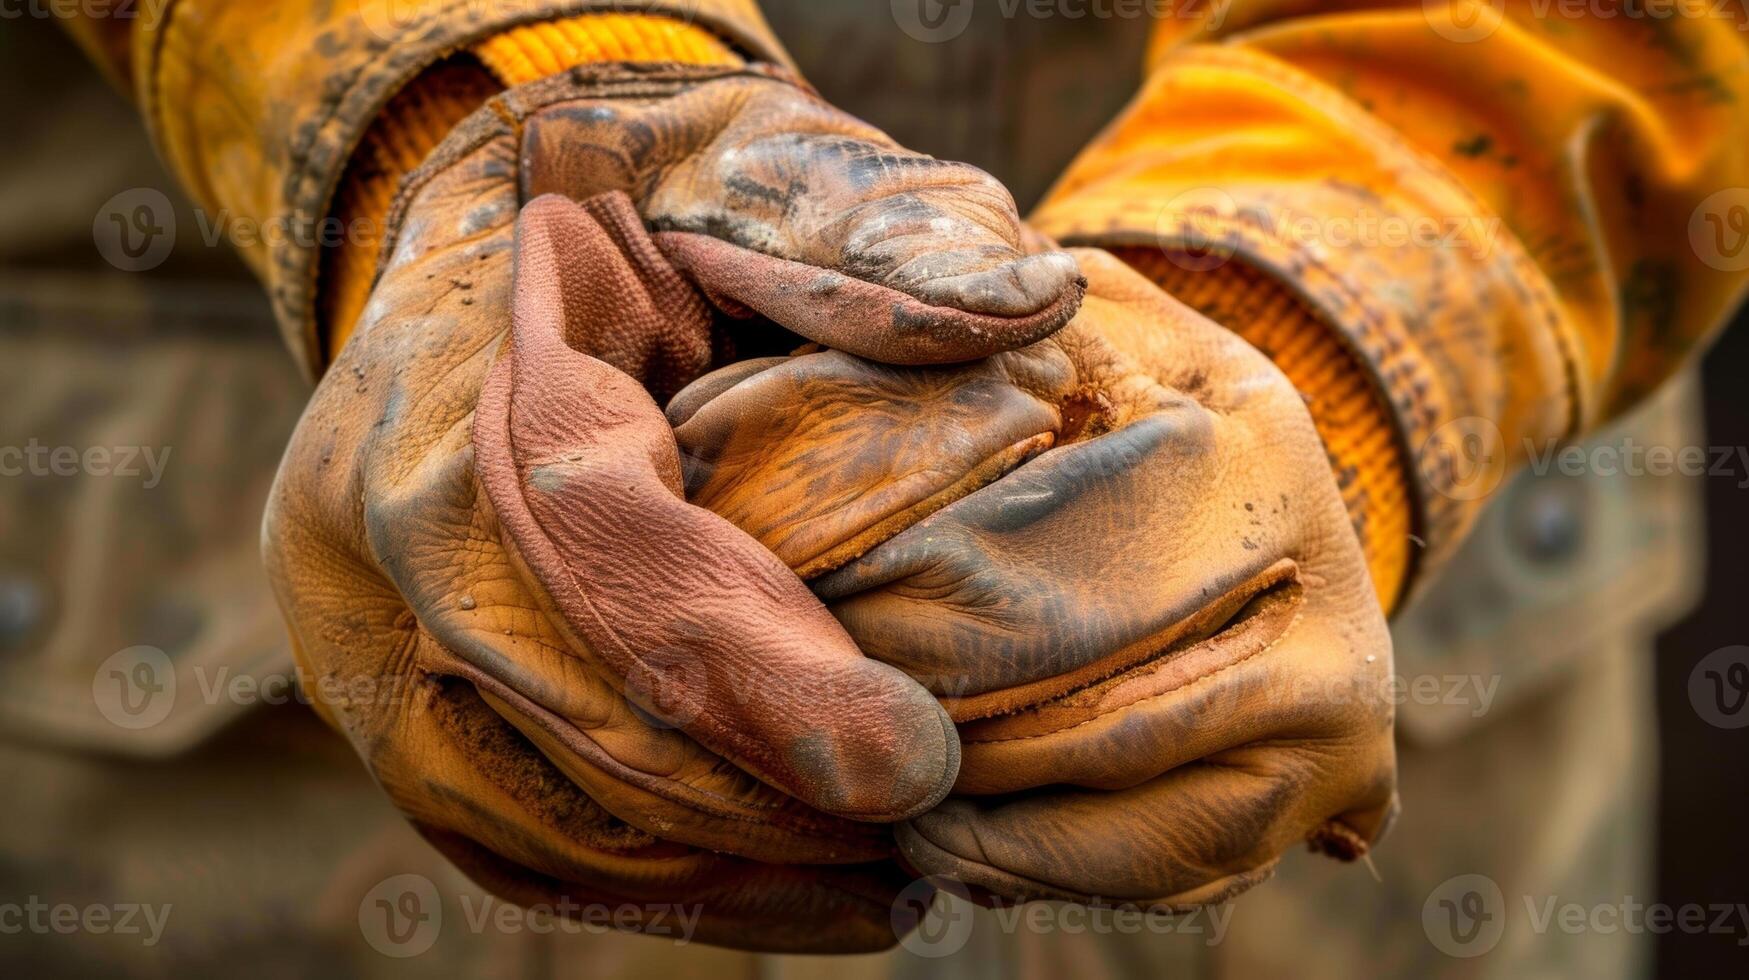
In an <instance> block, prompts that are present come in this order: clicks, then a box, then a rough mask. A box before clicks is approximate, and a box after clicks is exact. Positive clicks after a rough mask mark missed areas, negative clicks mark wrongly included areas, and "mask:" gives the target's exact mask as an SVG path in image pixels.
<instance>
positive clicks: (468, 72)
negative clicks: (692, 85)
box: [316, 13, 744, 363]
mask: <svg viewBox="0 0 1749 980" xmlns="http://www.w3.org/2000/svg"><path fill="white" fill-rule="evenodd" d="M471 53H472V54H473V55H475V56H476V57H477V58H478V59H479V64H475V63H474V62H472V61H470V60H466V59H451V60H449V61H446V62H443V63H441V64H439V65H436V66H433V67H432V68H431V69H429V70H427V71H426V72H425V73H424V74H422V75H420V76H419V78H417V79H416V80H414V81H413V82H412V83H411V84H409V85H408V86H407V87H406V88H405V89H403V90H402V91H401V92H400V93H399V94H397V95H396V96H395V98H394V99H393V100H391V101H390V102H389V104H388V106H386V107H385V108H384V109H383V111H382V113H381V114H380V115H379V116H378V117H377V118H376V120H375V121H374V122H373V123H371V126H370V128H369V130H367V131H366V133H365V135H364V138H363V139H362V140H361V141H360V143H359V146H358V149H357V150H356V151H354V152H353V155H352V160H351V162H349V163H348V164H347V168H346V174H345V177H344V179H343V180H342V181H341V185H340V189H339V191H338V193H337V194H336V196H335V201H334V207H333V210H332V214H333V216H334V218H335V219H336V220H335V225H336V226H337V227H338V228H340V229H342V230H343V232H344V234H343V236H342V240H341V241H339V242H338V243H335V247H332V248H328V249H326V250H325V251H324V254H323V256H322V266H321V272H320V275H319V277H318V288H319V290H320V301H319V307H318V310H317V320H316V332H317V334H318V335H319V337H320V338H321V349H322V352H323V354H325V360H324V361H323V363H326V362H327V361H331V360H333V358H334V357H335V356H336V355H337V354H339V352H340V348H341V347H343V346H345V344H346V341H347V339H348V338H349V337H350V336H351V334H352V327H353V325H354V324H355V323H356V322H357V320H358V315H359V313H360V312H361V311H362V310H363V309H364V304H365V301H366V299H367V298H368V297H369V295H370V288H371V284H372V282H374V281H375V279H376V269H377V258H378V254H379V251H380V249H381V246H382V237H383V229H384V221H385V219H386V218H387V216H388V213H389V205H390V203H391V202H392V201H393V200H394V196H395V190H396V188H397V187H398V186H399V185H400V182H401V178H403V177H405V176H406V175H407V174H409V173H411V172H412V171H413V169H414V168H415V167H417V166H419V164H420V162H421V161H423V160H424V159H425V157H426V155H427V154H428V153H430V152H431V151H432V150H433V149H436V147H437V145H438V144H439V143H441V142H442V141H443V138H444V137H445V136H447V135H448V134H449V131H450V130H451V129H454V128H455V126H456V125H457V124H459V123H460V122H461V121H462V120H463V119H466V118H467V117H468V115H469V114H471V113H472V112H473V111H474V110H476V109H478V108H479V107H480V106H482V105H484V104H485V102H486V100H488V99H490V98H491V97H492V96H494V95H497V94H499V93H501V92H503V91H504V90H505V89H506V88H511V87H514V86H517V85H521V84H525V83H527V82H532V81H536V80H538V79H541V78H545V77H547V76H549V75H556V74H558V73H559V72H562V71H565V70H567V69H570V68H575V67H577V66H579V65H585V64H591V63H600V62H607V61H662V62H677V63H680V64H690V65H724V66H734V65H740V64H743V63H744V62H743V59H742V58H741V56H739V55H737V54H736V53H735V52H734V51H732V50H731V49H730V48H729V46H728V44H727V43H725V42H724V41H723V40H721V39H719V38H718V37H717V36H716V35H714V34H711V33H710V32H708V31H706V30H704V29H702V28H699V27H694V26H693V25H691V24H687V23H683V22H681V21H678V20H674V19H672V18H669V17H665V16H656V15H651V14H608V13H603V14H585V15H583V16H581V17H571V18H566V19H565V20H560V21H552V22H547V23H539V24H528V25H524V26H522V27H517V28H513V29H511V30H508V31H505V32H504V33H502V34H499V35H496V36H494V37H490V38H487V39H486V40H484V41H481V42H480V43H479V44H477V45H475V46H474V47H473V49H472V52H471ZM481 65H483V66H484V67H483V68H482V67H481Z"/></svg>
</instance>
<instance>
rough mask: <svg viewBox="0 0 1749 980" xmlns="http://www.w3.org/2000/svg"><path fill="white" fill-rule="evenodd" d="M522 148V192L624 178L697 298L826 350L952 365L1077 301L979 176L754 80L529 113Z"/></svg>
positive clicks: (1059, 264)
mask: <svg viewBox="0 0 1749 980" xmlns="http://www.w3.org/2000/svg"><path fill="white" fill-rule="evenodd" d="M523 147H524V150H523V156H524V159H526V160H529V161H532V163H533V165H532V166H531V167H530V168H528V170H527V171H526V172H525V174H524V190H525V193H526V196H527V197H529V198H533V197H536V196H539V195H541V194H545V193H559V194H564V195H567V196H570V197H575V198H582V197H588V196H590V195H593V194H595V193H599V192H601V191H603V190H609V189H616V188H617V189H626V190H629V191H631V192H632V193H633V194H635V195H636V196H637V197H638V210H639V212H640V213H641V214H642V215H643V216H644V218H645V220H646V221H647V222H648V223H650V224H651V225H652V226H653V227H655V228H657V229H660V230H661V231H663V232H673V233H678V234H675V235H671V236H663V237H662V243H663V246H664V250H665V251H667V252H668V254H669V256H670V258H671V259H673V260H674V261H675V263H676V264H677V265H679V266H681V267H682V268H683V269H686V270H688V271H689V273H691V274H692V275H694V276H695V277H696V278H697V280H698V282H699V284H700V286H701V287H703V288H705V289H706V291H707V292H710V293H711V294H713V295H714V296H720V297H729V298H732V299H734V300H737V301H739V302H740V303H741V304H744V305H745V306H747V307H750V308H752V309H754V310H757V311H758V312H760V313H762V314H764V315H765V316H767V317H769V318H771V319H772V320H775V321H776V322H778V323H780V324H782V325H784V326H786V327H788V328H789V329H791V330H794V331H795V332H797V333H800V334H802V335H803V336H806V337H808V338H809V339H811V340H815V341H817V342H820V343H823V344H826V345H827V346H831V347H834V348H837V349H842V350H848V351H851V352H853V353H857V354H862V355H864V356H868V357H871V358H874V359H877V360H884V361H888V362H891V363H941V362H949V361H963V360H970V359H974V358H978V357H983V356H986V355H989V354H992V353H996V352H998V351H1002V350H1011V349H1014V348H1017V347H1021V346H1024V345H1026V344H1028V343H1031V342H1033V341H1035V340H1038V339H1040V338H1042V337H1044V336H1047V335H1049V334H1050V333H1051V332H1053V331H1054V330H1056V329H1057V328H1059V327H1061V326H1062V325H1063V324H1064V323H1067V322H1068V320H1069V318H1070V317H1071V316H1073V314H1074V311H1075V307H1076V306H1077V305H1078V303H1079V299H1080V294H1081V288H1082V284H1081V280H1080V273H1079V270H1078V269H1077V268H1076V265H1075V262H1074V260H1073V259H1072V258H1071V257H1070V256H1068V255H1067V254H1065V253H1063V252H1060V251H1051V252H1046V253H1040V254H1034V255H1029V254H1027V246H1028V244H1029V242H1028V240H1027V239H1026V238H1025V237H1024V236H1023V234H1022V232H1021V225H1020V217H1019V213H1018V211H1017V210H1016V208H1015V206H1014V201H1013V199H1012V197H1011V196H1010V195H1009V194H1008V192H1007V190H1006V189H1005V188H1003V187H1002V185H1001V184H1000V183H998V182H997V181H996V180H994V179H993V178H991V177H990V176H989V175H988V174H985V173H983V172H982V171H980V170H978V169H976V168H974V167H970V166H967V165H965V164H958V163H950V162H946V161H941V160H936V159H934V158H932V157H928V156H925V155H923V154H918V153H913V152H910V151H907V150H904V149H901V148H900V147H898V146H896V145H895V144H894V143H893V142H892V140H891V139H890V138H889V137H887V136H886V135H885V134H884V133H881V132H880V131H879V130H876V129H874V128H872V127H870V126H868V125H866V124H865V123H862V122H860V121H858V120H856V119H854V118H852V117H850V116H847V115H845V114H844V113H842V112H840V111H838V110H836V109H834V108H832V107H831V106H829V105H827V104H825V103H824V102H822V101H820V100H819V99H818V98H817V97H816V96H814V95H812V94H811V93H808V92H806V91H804V90H803V89H802V88H800V87H798V86H796V85H794V84H791V83H790V82H788V81H787V80H782V79H778V78H776V77H773V76H771V75H761V74H754V73H740V74H735V75H731V76H722V75H721V73H715V76H714V77H709V78H706V77H704V76H703V75H701V77H700V82H699V83H698V84H696V85H692V86H689V87H687V88H685V89H683V90H682V91H680V92H679V93H678V94H674V95H671V96H669V97H666V98H653V99H646V100H642V101H636V102H634V101H631V100H626V99H615V100H608V99H601V100H591V99H580V100H574V101H567V102H564V103H561V104H558V105H554V106H551V107H549V108H547V109H544V110H542V111H540V112H538V113H536V114H535V115H534V116H533V117H532V118H530V119H529V121H528V123H527V125H526V127H525V129H524V140H523Z"/></svg>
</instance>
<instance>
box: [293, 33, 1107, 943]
mask: <svg viewBox="0 0 1749 980" xmlns="http://www.w3.org/2000/svg"><path fill="white" fill-rule="evenodd" d="M543 195H545V196H543ZM537 198H538V199H537ZM530 199H534V200H533V201H532V203H529V204H528V205H527V206H526V207H523V203H524V202H525V201H529V200H530ZM584 200H587V204H579V203H577V202H578V201H584ZM519 212H520V214H521V217H520V219H519V218H518V215H519ZM647 226H648V227H654V228H657V229H662V231H661V233H660V234H659V235H658V236H657V240H659V241H660V243H661V245H660V248H658V246H657V244H656V240H652V238H651V237H650V236H649V235H648V234H647V233H646V227H647ZM384 254H385V256H386V258H385V262H384V265H383V268H382V270H381V272H380V274H379V279H378V282H377V284H376V286H375V288H374V290H373V292H372V295H371V299H370V301H369V303H368V306H367V309H366V311H365V313H364V315H363V317H362V318H361V320H360V323H359V325H358V327H357V328H356V330H355V331H354V333H353V335H352V338H351V340H350V341H349V342H348V344H347V346H346V347H345V349H344V350H343V351H342V352H341V355H340V356H339V358H338V360H337V362H336V363H335V364H334V365H333V367H332V368H331V369H330V370H329V372H328V374H327V376H326V377H325V378H324V380H323V382H322V384H321V386H320V387H319V388H318V390H317V392H316V394H315V397H314V399H313V400H312V402H311V404H310V407H309V409H308V411H307V412H306V415H305V417H304V419H303V420H302V423H301V424H300V426H299V428H298V430H297V433H296V434H295V436H294V438H293V441H292V444H291V446H290V448H289V449H288V451H287V455H286V458H285V462H284V464H283V466H282V469H281V472H280V474H279V478H278V481H277V484H276V486H275V489H274V493H273V496H272V500H271V503H270V510H269V514H268V516H267V522H266V530H265V542H264V547H265V550H266V556H267V560H268V564H269V568H270V572H271V575H272V579H273V583H274V586H275V589H276V591H277V593H278V596H279V599H280V602H281V604H282V606H283V608H284V611H285V613H286V616H287V618H288V620H289V622H290V625H291V628H292V633H293V637H294V643H295V645H296V648H297V655H298V659H299V662H300V664H301V665H302V667H303V669H304V670H305V671H306V673H307V674H308V675H309V677H310V678H311V680H312V683H313V689H314V691H315V692H316V700H317V704H318V708H319V710H321V711H322V712H323V713H324V714H325V715H326V716H327V717H328V718H329V719H330V721H331V722H333V723H334V724H336V725H337V726H338V727H339V728H340V729H341V730H342V731H344V732H345V733H346V734H347V736H348V737H349V738H350V739H351V740H352V742H353V743H354V745H355V746H356V748H357V749H358V751H359V753H360V754H361V755H362V756H363V757H364V760H365V762H366V763H367V764H368V766H369V767H370V768H371V770H372V771H373V773H374V774H375V775H376V777H377V779H378V780H379V781H380V782H381V784H382V785H383V787H384V788H385V790H386V791H387V792H388V793H389V795H390V796H391V797H392V798H393V799H394V801H395V803H396V804H397V805H398V806H399V807H400V808H401V809H402V810H403V811H405V812H406V814H407V815H408V816H409V817H410V818H411V819H412V820H413V821H414V822H415V824H416V825H417V826H418V827H419V828H420V829H421V831H422V832H424V833H425V834H426V835H427V836H428V837H429V838H430V839H431V840H432V841H433V842H434V843H436V845H437V846H438V847H439V848H441V849H442V850H443V851H445V853H447V854H448V855H449V856H450V857H451V858H452V859H453V860H455V861H456V862H457V863H458V864H460V865H461V866H462V867H463V868H464V869H465V870H468V871H469V872H470V873H472V874H473V875H474V876H475V877H476V878H477V879H478V880H480V881H481V882H482V883H483V884H486V885H487V886H488V887H490V888H493V889H494V890H497V891H499V892H500V893H502V894H505V895H506V896H508V897H510V898H512V899H516V900H520V901H523V902H536V901H542V902H551V901H554V900H555V898H556V897H557V896H565V897H568V898H570V899H571V900H573V901H578V902H610V903H618V902H630V903H678V904H681V905H683V906H685V907H686V908H688V909H690V908H694V907H697V908H698V909H699V910H700V911H701V912H702V920H701V922H700V925H699V930H698V934H697V938H700V939H703V940H706V941H710V942H717V943H723V944H728V945H736V946H747V947H756V948H771V949H789V950H821V951H823V950H857V949H873V948H880V947H882V946H885V945H888V944H890V943H891V942H892V941H893V938H894V937H893V933H892V929H891V926H890V925H889V916H890V914H891V910H890V908H889V906H890V904H891V897H892V894H893V892H894V890H895V889H896V888H897V887H899V886H900V885H902V884H903V883H904V880H905V879H904V877H903V876H902V875H900V874H898V872H897V869H896V868H894V867H893V866H892V865H891V862H890V861H888V860H886V859H887V858H889V857H890V855H891V854H892V841H891V833H890V829H889V828H886V827H882V826H878V825H876V824H871V823H865V822H863V821H893V820H898V819H901V818H904V817H908V816H913V815H915V814H917V813H919V812H921V811H922V810H924V809H927V808H928V807H930V806H932V805H934V804H935V803H936V802H938V801H939V800H940V799H941V798H942V797H943V796H944V795H945V794H946V792H947V791H948V789H949V787H950V785H951V783H952V781H953V778H954V775H955V772H956V768H957V762H958V746H957V741H956V740H955V738H954V734H953V729H952V726H951V723H950V722H949V721H948V718H947V716H946V715H945V714H944V713H943V711H942V709H941V708H940V706H939V705H938V704H937V703H936V702H935V700H934V699H933V698H932V697H931V696H930V695H929V693H928V692H927V691H925V690H924V689H923V688H921V687H919V686H918V685H917V684H916V683H915V682H913V681H912V680H910V679H909V678H907V677H906V676H905V675H904V674H903V673H901V672H900V671H898V670H896V669H894V668H892V667H890V666H887V665H884V664H881V663H879V662H876V661H872V660H868V659H866V658H864V657H863V656H862V655H861V654H860V653H859V652H858V651H857V649H856V648H855V646H854V644H853V643H852V642H851V640H850V638H849V637H848V636H846V635H845V633H844V632H843V630H842V629H841V628H840V627H839V626H838V625H837V623H836V622H835V621H834V620H833V619H832V617H831V616H830V615H829V614H828V613H827V611H826V610H825V608H824V607H823V606H822V605H821V604H820V603H819V602H818V601H817V600H816V599H815V598H814V597H813V596H811V595H810V594H809V593H808V591H807V589H806V587H805V586H804V585H803V584H802V583H801V582H800V581H799V580H798V579H797V578H796V577H795V575H794V574H793V573H792V572H791V571H790V570H789V569H788V568H786V567H784V565H783V564H782V563H781V562H779V561H778V560H777V559H776V558H774V557H773V556H772V555H771V554H770V553H769V552H768V551H766V550H765V549H763V548H761V547H760V546H759V545H758V544H757V543H756V542H754V541H753V540H752V539H751V538H749V537H747V536H746V535H745V534H743V533H741V532H740V531H737V530H736V529H735V528H733V527H732V526H731V525H730V524H728V523H727V522H725V521H723V520H722V519H720V518H717V517H714V516H712V515H710V514H708V513H706V512H705V511H703V510H700V509H698V508H696V507H692V506H690V505H688V504H686V503H685V502H684V500H683V499H682V498H681V496H680V493H681V484H680V465H679V461H678V456H677V454H676V451H675V446H674V443H673V436H672V433H671V432H670V430H669V428H668V426H667V425H666V423H665V421H664V419H663V417H662V414H661V412H660V410H659V409H658V408H657V406H656V404H655V403H654V402H653V401H652V400H651V392H654V393H655V394H657V395H658V396H659V397H666V395H667V394H668V393H669V392H672V391H673V390H674V389H675V388H678V387H679V386H681V385H682V384H684V383H686V382H687V381H689V380H691V379H692V378H693V377H695V376H696V375H698V374H700V373H702V372H704V371H705V370H707V369H708V368H709V367H710V366H711V364H712V363H713V361H714V360H717V359H720V358H723V357H726V356H727V352H728V350H729V348H730V347H731V345H732V344H733V343H734V341H735V339H736V338H737V337H740V338H742V339H744V340H752V341H758V340H759V335H761V334H766V335H778V336H780V337H781V336H786V335H785V334H784V331H782V330H781V329H780V328H778V327H776V326H774V325H772V323H771V322H770V321H776V322H777V323H781V324H783V325H784V326H786V327H788V328H790V329H793V330H794V331H796V332H797V333H799V334H801V335H803V336H806V337H809V338H812V339H814V340H818V341H824V342H829V343H832V344H833V345H835V346H839V347H843V348H846V349H850V350H855V351H858V352H860V353H864V354H867V355H870V356H875V357H884V358H889V359H893V360H900V361H913V362H935V361H949V360H959V359H967V358H975V357H980V356H983V355H986V354H989V353H992V352H994V351H997V350H1001V349H1004V348H1006V347H1012V346H1019V345H1022V344H1025V343H1028V342H1031V341H1033V340H1036V339H1038V338H1039V337H1041V336H1044V335H1046V334H1048V333H1050V332H1051V331H1053V330H1055V329H1057V328H1058V327H1059V326H1060V325H1061V324H1062V323H1063V322H1064V321H1065V320H1067V319H1068V317H1069V316H1070V315H1072V313H1073V310H1074V308H1075V306H1076V304H1077V303H1078V301H1079V298H1080V281H1079V275H1078V273H1077V271H1076V270H1075V267H1074V263H1073V261H1072V260H1071V259H1069V258H1068V257H1067V256H1066V255H1063V254H1061V253H1057V254H1052V255H1042V256H1033V257H1028V256H1026V255H1025V252H1024V250H1023V249H1022V247H1021V239H1020V226H1019V221H1018V218H1017V216H1016V214H1015V212H1014V209H1013V205H1012V202H1011V201H1010V199H1009V197H1008V195H1007V194H1006V192H1004V191H1003V190H1002V188H1001V187H1000V186H999V185H997V184H996V183H995V182H994V181H992V180H991V179H990V178H989V177H987V176H985V175H983V174H982V173H980V172H978V171H976V170H974V169H972V168H969V167H965V166H961V165H956V164H950V163H944V162H941V161H936V160H932V159H929V158H926V157H922V156H918V155H916V154H912V153H909V152H906V151H904V150H902V149H900V148H898V147H896V146H894V145H893V144H892V143H891V142H890V141H889V140H888V139H887V138H886V137H885V136H883V135H882V134H880V133H879V132H876V131H874V130H872V129H870V128H868V127H867V126H865V125H863V124H861V123H859V122H857V121H856V120H853V119H851V118H849V117H846V116H844V115H843V114H841V113H839V112H837V111H835V110H833V109H831V108H830V107H828V106H826V105H824V104H823V103H822V102H820V101H819V100H818V99H817V98H816V97H815V96H813V95H812V94H810V93H809V92H808V91H806V90H805V89H803V88H801V87H799V86H798V85H797V84H794V83H792V82H791V81H789V80H787V79H785V78H783V77H779V76H777V75H776V74H774V73H771V72H766V71H760V70H752V69H749V70H721V69H684V68H667V67H665V68H662V69H644V70H636V71H634V70H630V69H621V68H614V67H606V68H602V69H600V70H594V71H581V70H580V71H577V72H573V73H570V74H567V75H565V76H561V77H557V78H553V79H549V80H547V81H545V82H541V83H537V84H535V85H531V86H525V87H522V88H519V89H514V90H512V91H510V92H509V93H507V94H506V95H504V96H503V97H501V98H499V99H496V100H494V102H493V103H492V104H491V105H489V106H488V107H487V108H486V109H485V110H482V111H481V112H480V113H478V114H476V115H475V116H474V117H472V118H471V119H470V120H469V121H468V122H467V123H465V124H463V125H462V126H461V127H460V128H459V129H458V130H457V131H456V132H455V133H453V134H452V135H451V136H450V137H449V138H448V140H446V141H445V142H444V144H443V145H442V146H441V147H440V148H439V149H438V150H437V151H436V152H435V153H434V154H433V155H432V156H431V157H430V158H428V160H427V162H426V164H425V165H424V166H423V167H421V168H420V169H419V170H418V171H417V172H415V173H414V174H413V175H412V176H411V177H410V178H409V179H408V181H407V182H406V183H405V184H404V185H403V190H402V192H401V196H400V197H399V199H398V201H397V204H396V206H395V208H394V210H393V217H392V220H391V226H390V229H389V242H388V244H387V245H386V246H385V251H384ZM664 254H666V256H667V258H665V257H664ZM513 257H514V262H513ZM671 263H672V264H671ZM676 265H678V266H679V267H680V268H681V269H684V270H685V275H683V274H682V273H681V272H680V271H677V269H676V268H675V266H676ZM513 269H514V282H513ZM707 297H709V298H711V299H714V300H715V304H716V307H717V308H714V307H713V305H712V303H711V302H707ZM718 308H720V309H718ZM723 311H726V313H725V312H723ZM755 311H757V313H759V314H762V315H763V316H765V317H769V318H770V321H767V320H764V319H759V318H755V317H753V316H752V314H753V313H754V312H755ZM732 317H741V318H744V319H743V320H741V321H740V322H739V323H737V322H735V321H734V320H733V319H732ZM513 320H514V322H515V330H514V331H513V332H512V331H511V330H510V327H511V323H512V321H513ZM511 333H513V334H514V335H513V336H512V337H510V338H509V340H508V341H507V339H506V338H507V334H511ZM790 342H793V341H790ZM590 355H594V356H590ZM597 358H599V359H597ZM800 677H809V678H817V679H820V680H822V681H823V682H825V683H829V684H830V685H831V686H833V687H834V688H835V689H836V690H839V691H840V692H842V695H843V697H842V699H841V700H837V701H822V700H817V699H815V698H813V697H811V696H810V692H811V690H812V689H811V688H808V687H805V686H802V685H798V684H796V683H794V682H795V681H796V679H797V678H800ZM719 852H727V853H719ZM870 862H874V863H870ZM804 865H839V866H841V867H831V868H824V867H806V866H804ZM669 921H672V920H669ZM643 925H645V926H646V927H647V926H649V925H650V923H644V924H643Z"/></svg>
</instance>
